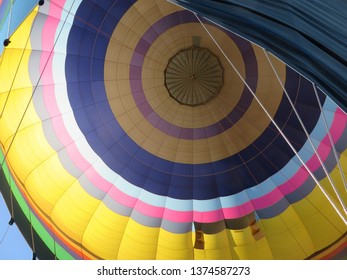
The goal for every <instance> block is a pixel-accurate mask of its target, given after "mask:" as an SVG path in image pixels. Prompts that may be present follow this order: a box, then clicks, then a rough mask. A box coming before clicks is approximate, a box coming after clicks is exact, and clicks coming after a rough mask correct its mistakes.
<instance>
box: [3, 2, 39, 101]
mask: <svg viewBox="0 0 347 280" xmlns="http://www.w3.org/2000/svg"><path fill="white" fill-rule="evenodd" d="M37 10H38V9H37V8H35V9H34V11H33V12H31V13H30V14H29V15H28V17H27V18H26V19H25V21H24V22H23V23H22V24H21V25H20V26H19V27H18V29H17V30H16V32H14V33H13V34H12V36H11V44H10V45H9V46H8V47H6V48H5V49H4V51H3V53H2V56H1V59H2V61H1V67H0V77H1V83H0V94H1V93H7V92H8V91H9V90H10V88H11V85H12V83H13V85H12V88H13V89H18V88H23V87H31V83H30V80H28V74H29V73H28V71H27V69H26V66H27V65H28V64H27V61H28V57H29V55H30V52H31V46H30V41H29V42H28V44H27V48H26V49H25V46H26V42H27V39H28V36H29V34H30V30H31V29H30V28H31V26H32V23H33V21H34V19H35V17H36V15H37ZM23 51H24V55H23V58H22V62H21V64H20V61H21V56H22V53H23ZM18 65H20V67H19V69H18V73H17V75H16V79H15V80H14V79H13V78H14V77H15V73H16V70H17V67H18ZM23 66H24V67H23ZM28 81H29V83H28ZM1 96H2V94H1ZM0 105H2V103H0ZM0 107H1V108H2V106H0Z"/></svg>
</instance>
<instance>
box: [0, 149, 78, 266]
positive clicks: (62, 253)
mask: <svg viewBox="0 0 347 280" xmlns="http://www.w3.org/2000/svg"><path fill="white" fill-rule="evenodd" d="M3 159H4V155H3V153H2V151H1V149H0V161H1V162H2V161H3ZM2 172H3V174H4V175H5V178H6V181H7V184H8V186H9V187H10V188H11V191H12V193H13V196H14V198H15V199H16V201H17V202H18V204H19V206H20V208H21V210H22V212H23V214H24V216H25V217H26V219H27V220H28V222H30V220H31V224H32V227H33V229H34V231H35V232H36V233H37V234H38V235H39V236H40V238H41V239H42V241H43V242H44V244H45V245H46V246H47V248H49V250H50V251H51V252H52V253H53V254H54V252H55V255H56V257H57V258H58V259H63V260H73V259H74V258H73V257H72V256H71V255H70V254H69V253H68V252H67V251H66V250H65V249H64V248H63V247H61V246H60V245H59V244H58V243H56V242H55V241H54V239H53V237H52V236H51V235H50V234H49V232H48V231H47V230H46V229H45V227H44V226H43V224H42V223H41V222H40V221H39V220H38V219H37V218H36V216H35V215H33V214H31V213H32V211H31V209H30V207H29V206H28V204H27V202H26V200H25V199H24V197H23V196H22V194H21V192H20V190H19V188H18V186H17V184H16V182H15V180H14V179H13V177H12V175H11V172H10V170H9V169H8V166H7V164H6V162H5V163H4V164H3V166H2ZM18 226H19V227H20V226H21V225H18ZM38 255H39V254H38Z"/></svg>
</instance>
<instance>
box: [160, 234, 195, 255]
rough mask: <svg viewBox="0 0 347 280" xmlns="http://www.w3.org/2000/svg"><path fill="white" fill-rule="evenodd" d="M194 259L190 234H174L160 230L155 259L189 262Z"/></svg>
mask: <svg viewBox="0 0 347 280" xmlns="http://www.w3.org/2000/svg"><path fill="white" fill-rule="evenodd" d="M193 258H194V253H193V245H192V233H191V232H188V233H184V234H175V233H171V232H168V231H166V230H164V229H160V231H159V236H158V248H157V255H156V259H159V260H179V259H181V260H182V259H183V260H189V259H193Z"/></svg>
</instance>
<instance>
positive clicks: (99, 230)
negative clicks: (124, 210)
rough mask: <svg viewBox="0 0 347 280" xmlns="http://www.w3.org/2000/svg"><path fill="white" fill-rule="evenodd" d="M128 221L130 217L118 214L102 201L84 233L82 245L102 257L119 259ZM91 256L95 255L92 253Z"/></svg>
mask: <svg viewBox="0 0 347 280" xmlns="http://www.w3.org/2000/svg"><path fill="white" fill-rule="evenodd" d="M128 221H129V217H125V216H121V215H119V214H116V213H114V212H113V211H111V210H110V209H109V208H108V207H107V206H106V205H105V204H104V203H100V205H99V206H98V208H97V209H96V211H95V212H94V214H93V216H92V217H91V219H90V221H89V223H88V226H87V228H86V229H85V231H84V233H83V241H82V245H83V246H84V247H86V248H89V250H90V251H92V252H93V253H94V254H95V255H96V256H98V257H100V258H102V259H117V255H118V251H119V248H120V244H121V242H122V239H123V234H124V231H125V230H126V227H127V224H128ZM86 254H87V252H86ZM90 258H95V257H94V256H92V255H90Z"/></svg>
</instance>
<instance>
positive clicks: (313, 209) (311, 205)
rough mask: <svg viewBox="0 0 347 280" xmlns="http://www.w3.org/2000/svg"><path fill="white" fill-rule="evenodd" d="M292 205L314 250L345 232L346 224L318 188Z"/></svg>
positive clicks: (328, 243)
mask: <svg viewBox="0 0 347 280" xmlns="http://www.w3.org/2000/svg"><path fill="white" fill-rule="evenodd" d="M292 207H293V208H294V209H295V211H296V213H297V214H298V215H300V218H301V220H302V221H303V223H304V225H305V227H306V230H307V231H308V233H309V236H310V237H311V239H312V243H313V246H314V251H317V250H320V249H322V248H324V247H326V246H328V245H330V244H331V243H333V242H334V241H335V240H337V239H338V238H339V237H341V236H342V234H343V233H345V232H346V225H345V224H344V223H343V221H342V220H341V218H340V217H339V216H338V214H337V213H336V211H335V209H334V208H333V207H332V206H331V204H330V203H329V202H328V201H327V199H326V198H325V196H324V195H323V194H322V192H321V191H320V190H319V189H318V188H315V189H314V190H313V192H312V193H310V194H309V195H308V196H307V197H306V198H305V199H303V200H301V201H300V202H298V203H295V204H293V206H292ZM312 253H313V252H311V254H312Z"/></svg>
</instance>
